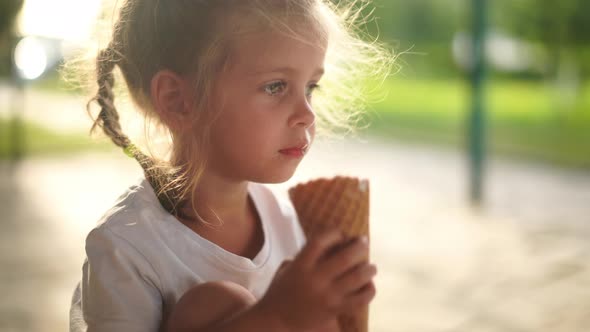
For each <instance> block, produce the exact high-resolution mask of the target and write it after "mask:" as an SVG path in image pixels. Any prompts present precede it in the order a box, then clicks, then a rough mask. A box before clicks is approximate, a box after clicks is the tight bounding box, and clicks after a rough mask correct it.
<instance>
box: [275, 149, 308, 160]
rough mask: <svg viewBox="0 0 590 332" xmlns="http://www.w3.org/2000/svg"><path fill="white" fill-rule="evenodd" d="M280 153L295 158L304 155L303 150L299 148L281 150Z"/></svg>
mask: <svg viewBox="0 0 590 332" xmlns="http://www.w3.org/2000/svg"><path fill="white" fill-rule="evenodd" d="M279 152H280V153H282V154H284V155H287V156H290V157H296V158H301V157H303V155H304V152H303V149H300V148H290V149H283V150H280V151H279Z"/></svg>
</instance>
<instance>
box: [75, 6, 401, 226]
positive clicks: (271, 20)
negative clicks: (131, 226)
mask: <svg viewBox="0 0 590 332" xmlns="http://www.w3.org/2000/svg"><path fill="white" fill-rule="evenodd" d="M367 5H368V2H367V1H350V2H340V3H339V4H338V5H336V4H334V3H332V2H330V1H328V0H208V1H207V0H200V1H198V0H190V1H180V0H179V1H159V0H124V1H123V2H122V3H121V4H120V6H119V10H118V18H117V19H116V23H115V24H114V25H113V30H112V36H111V37H110V42H109V43H108V46H106V47H105V48H104V49H102V50H100V51H99V52H98V55H97V56H96V58H95V70H96V72H95V83H97V84H98V92H97V93H96V95H95V96H94V97H93V98H92V99H91V100H90V101H89V103H88V105H87V110H88V113H89V114H90V115H91V117H93V120H94V124H93V126H92V128H91V133H92V132H93V131H94V130H95V129H96V128H97V127H101V128H102V129H103V131H104V133H105V134H106V135H107V136H108V137H110V139H111V140H112V141H113V143H114V144H116V145H117V146H119V147H121V148H123V149H124V150H125V152H126V153H127V154H128V155H130V156H132V157H134V158H135V159H137V160H138V162H139V163H140V165H141V167H142V168H143V169H144V172H145V175H146V179H147V180H148V181H149V182H150V184H151V185H152V187H153V188H154V190H155V192H156V194H157V196H158V199H159V201H160V203H161V204H162V206H163V207H164V208H165V209H166V210H167V211H168V212H170V213H171V214H173V215H174V216H176V217H179V218H189V216H190V215H189V214H187V213H185V212H184V211H183V210H182V206H183V205H185V204H186V203H187V202H189V201H190V202H191V210H192V211H191V212H192V214H193V215H194V216H195V217H196V218H197V219H199V220H200V221H201V222H203V223H207V222H206V221H205V220H203V219H202V218H201V217H200V216H199V214H198V212H197V211H196V208H195V206H194V200H193V199H192V198H191V193H193V192H195V189H196V187H197V186H198V183H199V179H200V177H201V175H202V173H203V171H204V169H205V167H206V163H207V159H206V157H207V153H208V152H207V148H208V136H209V130H210V125H211V122H212V121H213V120H214V119H215V116H216V114H214V113H213V110H212V108H210V107H208V103H209V102H210V92H211V86H212V84H213V82H214V80H215V77H216V73H218V72H219V71H220V70H223V68H224V67H225V65H226V62H227V60H228V56H229V54H228V53H229V51H228V49H229V46H230V44H231V39H232V38H239V34H240V33H245V32H244V31H245V30H247V29H246V27H250V26H252V23H254V25H255V26H259V27H260V26H263V27H266V28H272V29H275V30H277V31H279V32H281V33H285V34H288V35H290V36H292V37H295V38H300V39H304V38H303V36H302V35H301V34H300V33H299V32H298V31H300V29H296V28H294V27H293V24H292V23H293V22H305V23H308V24H312V25H313V26H314V27H316V28H317V29H316V30H317V33H318V35H317V37H319V39H322V40H327V41H328V49H327V51H326V60H325V75H324V78H323V79H322V88H321V90H320V91H319V92H318V93H317V94H316V95H315V97H314V109H315V112H316V119H317V133H318V136H338V135H339V134H340V133H343V134H348V133H355V131H356V129H357V127H358V122H359V120H360V115H361V114H362V110H363V107H362V106H363V104H364V102H365V99H364V97H365V93H366V92H367V91H366V89H365V90H364V89H363V87H364V86H366V84H365V83H366V82H367V81H368V80H378V81H381V80H383V79H384V78H385V77H386V76H387V75H388V73H390V69H391V66H392V65H393V63H394V60H395V57H394V55H393V52H392V51H391V50H389V49H388V48H387V47H384V46H383V45H381V44H379V43H378V42H376V41H375V40H367V38H366V37H367V36H366V34H365V32H364V30H363V29H362V27H363V24H364V23H365V22H366V21H367V17H366V16H363V14H362V13H364V12H366V11H367V10H366V9H367ZM293 18H296V19H295V20H293ZM228 22H231V25H230V24H229V23H228ZM115 67H118V68H119V69H120V71H121V74H122V76H123V78H124V80H125V82H126V85H127V88H128V91H129V94H130V96H131V99H132V100H133V101H134V102H135V104H137V105H138V106H139V109H140V110H141V112H142V115H143V116H144V117H145V118H146V120H147V122H146V123H149V122H151V121H153V122H155V123H156V124H157V125H158V126H160V127H162V126H163V123H162V121H161V120H160V119H159V118H158V115H157V113H156V112H155V111H154V110H153V106H152V105H151V101H150V82H151V79H152V77H153V76H154V75H155V74H156V73H157V72H158V71H160V70H163V69H167V70H171V71H173V72H175V73H177V74H180V75H183V76H185V77H190V78H191V79H192V83H193V87H194V94H193V96H194V100H195V102H196V107H195V112H194V117H193V123H192V124H193V128H199V131H198V135H192V136H188V137H187V135H183V134H182V133H174V132H172V131H170V130H168V132H167V134H168V136H169V138H170V141H171V142H170V144H171V150H172V151H171V155H170V157H169V158H168V160H165V159H164V158H161V157H157V156H155V155H154V154H153V153H151V151H150V155H149V156H148V155H147V154H145V153H143V152H142V151H141V150H140V149H139V148H138V146H136V145H134V144H133V143H132V142H131V140H130V139H129V138H128V136H127V135H125V134H124V133H123V130H122V128H121V124H120V121H119V113H118V111H117V108H116V107H115V103H114V101H115V94H114V92H113V91H114V90H113V89H114V86H115V75H114V69H115ZM187 75H188V76H187ZM93 102H96V103H97V104H98V105H99V106H100V112H99V113H98V115H97V116H96V117H94V116H92V110H91V106H92V104H93ZM165 129H166V128H165Z"/></svg>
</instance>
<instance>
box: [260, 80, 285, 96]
mask: <svg viewBox="0 0 590 332" xmlns="http://www.w3.org/2000/svg"><path fill="white" fill-rule="evenodd" d="M286 86H287V84H286V83H285V82H283V81H277V82H272V83H270V84H267V85H266V86H265V87H264V92H266V93H268V94H269V95H271V96H276V95H278V94H281V93H282V92H283V91H285V87H286Z"/></svg>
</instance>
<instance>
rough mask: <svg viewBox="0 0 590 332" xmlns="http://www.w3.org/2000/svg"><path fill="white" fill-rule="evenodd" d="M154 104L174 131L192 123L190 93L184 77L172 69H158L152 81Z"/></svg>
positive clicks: (155, 108)
mask: <svg viewBox="0 0 590 332" xmlns="http://www.w3.org/2000/svg"><path fill="white" fill-rule="evenodd" d="M150 93H151V99H152V104H153V105H154V110H155V111H156V113H158V115H159V116H160V119H161V120H162V122H164V124H166V125H167V126H168V127H169V128H170V129H172V130H173V131H177V132H178V131H182V130H183V129H185V127H186V125H187V124H190V123H191V121H190V119H189V117H190V115H191V109H190V103H189V101H190V94H189V89H188V84H187V82H186V80H185V79H184V78H182V77H181V76H180V75H178V74H176V73H175V72H173V71H171V70H167V69H164V70H160V71H158V72H157V73H156V74H155V75H154V77H153V78H152V81H151V87H150Z"/></svg>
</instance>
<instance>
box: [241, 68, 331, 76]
mask: <svg viewBox="0 0 590 332" xmlns="http://www.w3.org/2000/svg"><path fill="white" fill-rule="evenodd" d="M298 71H299V70H298V69H295V68H293V67H279V68H270V69H268V68H265V69H258V70H254V71H252V72H249V73H248V76H257V75H262V74H271V73H281V74H296V73H297V72H298ZM323 74H324V68H323V67H319V68H317V69H316V70H315V71H314V72H313V75H312V76H321V75H323Z"/></svg>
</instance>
